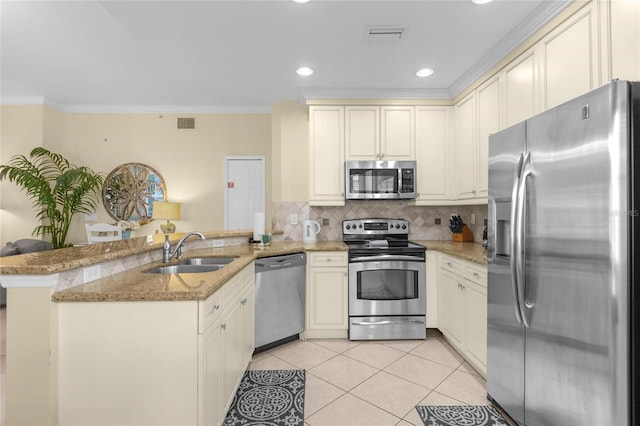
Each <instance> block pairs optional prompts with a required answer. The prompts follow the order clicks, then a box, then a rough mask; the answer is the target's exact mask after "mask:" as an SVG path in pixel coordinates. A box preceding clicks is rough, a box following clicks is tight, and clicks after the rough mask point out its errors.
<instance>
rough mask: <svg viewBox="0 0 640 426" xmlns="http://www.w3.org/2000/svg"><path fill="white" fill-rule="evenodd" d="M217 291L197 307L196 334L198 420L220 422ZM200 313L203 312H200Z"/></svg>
mask: <svg viewBox="0 0 640 426" xmlns="http://www.w3.org/2000/svg"><path fill="white" fill-rule="evenodd" d="M220 293H222V292H217V293H215V294H214V295H212V296H211V297H209V298H208V299H207V300H206V301H205V302H201V304H200V305H201V307H202V308H203V309H201V310H200V312H201V314H200V317H201V321H202V324H201V325H202V326H201V327H200V329H201V330H202V333H201V334H200V336H198V346H199V347H200V357H199V364H198V371H199V376H200V380H199V382H198V386H199V388H198V397H199V400H198V411H199V414H198V424H199V425H220V424H221V422H222V421H223V420H224V419H223V417H222V416H223V415H224V413H223V410H224V406H223V402H222V392H220V388H221V387H222V377H223V375H224V358H225V357H224V353H223V352H222V351H221V350H220V348H222V347H223V338H222V328H221V327H220V325H221V321H220V320H221V308H222V305H221V303H222V301H221V294H220ZM202 313H203V314H202Z"/></svg>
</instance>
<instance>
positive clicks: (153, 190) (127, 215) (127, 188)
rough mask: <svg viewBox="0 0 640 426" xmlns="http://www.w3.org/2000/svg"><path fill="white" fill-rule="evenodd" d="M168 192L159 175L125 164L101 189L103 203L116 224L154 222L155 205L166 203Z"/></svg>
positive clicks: (152, 171)
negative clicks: (161, 202) (156, 203)
mask: <svg viewBox="0 0 640 426" xmlns="http://www.w3.org/2000/svg"><path fill="white" fill-rule="evenodd" d="M166 197H167V189H166V186H165V183H164V179H162V176H160V173H158V172H157V171H155V170H154V169H153V168H151V167H149V166H147V165H145V164H141V163H126V164H123V165H121V166H118V167H116V168H115V169H113V171H111V173H109V175H108V176H107V178H106V179H105V181H104V185H103V187H102V202H103V203H104V207H105V208H106V209H107V212H108V213H109V215H110V216H111V217H112V218H114V219H115V220H116V221H120V220H126V221H137V222H139V223H140V224H145V223H147V222H149V221H150V220H151V216H152V214H153V203H154V201H165V200H166Z"/></svg>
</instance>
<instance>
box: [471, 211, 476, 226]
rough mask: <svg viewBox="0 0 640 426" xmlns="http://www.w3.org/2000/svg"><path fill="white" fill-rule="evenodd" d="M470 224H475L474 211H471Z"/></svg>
mask: <svg viewBox="0 0 640 426" xmlns="http://www.w3.org/2000/svg"><path fill="white" fill-rule="evenodd" d="M471 224H472V225H475V224H476V214H475V213H471Z"/></svg>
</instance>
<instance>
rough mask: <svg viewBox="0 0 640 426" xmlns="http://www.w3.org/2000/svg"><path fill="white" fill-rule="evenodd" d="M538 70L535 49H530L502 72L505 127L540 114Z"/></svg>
mask: <svg viewBox="0 0 640 426" xmlns="http://www.w3.org/2000/svg"><path fill="white" fill-rule="evenodd" d="M537 69H538V68H537V62H536V54H535V49H529V50H528V51H526V52H524V53H523V54H521V55H520V56H519V57H517V58H516V59H514V60H513V61H511V62H510V63H509V64H508V65H507V66H506V67H505V68H504V70H503V71H502V73H503V77H502V78H503V80H504V91H505V96H504V111H505V125H506V126H505V127H509V126H511V125H513V124H516V123H519V122H520V121H522V120H526V119H527V118H529V117H531V116H533V115H534V114H536V113H537V112H538V71H537Z"/></svg>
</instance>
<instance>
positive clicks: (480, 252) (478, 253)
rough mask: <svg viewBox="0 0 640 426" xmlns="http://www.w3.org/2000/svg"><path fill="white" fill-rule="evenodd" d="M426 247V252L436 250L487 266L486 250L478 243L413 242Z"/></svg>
mask: <svg viewBox="0 0 640 426" xmlns="http://www.w3.org/2000/svg"><path fill="white" fill-rule="evenodd" d="M414 242H416V243H418V244H422V245H424V246H426V247H427V250H436V251H440V252H443V253H447V254H450V255H452V256H457V257H459V258H461V259H464V260H468V261H470V262H474V263H478V264H480V265H485V266H486V264H487V249H486V248H484V247H482V244H480V243H461V242H457V241H439V240H438V241H436V240H430V241H414Z"/></svg>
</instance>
